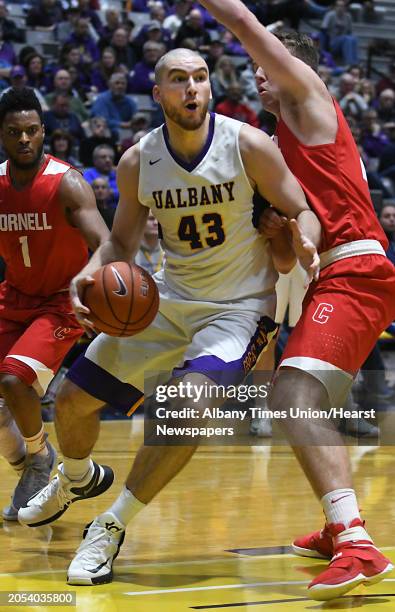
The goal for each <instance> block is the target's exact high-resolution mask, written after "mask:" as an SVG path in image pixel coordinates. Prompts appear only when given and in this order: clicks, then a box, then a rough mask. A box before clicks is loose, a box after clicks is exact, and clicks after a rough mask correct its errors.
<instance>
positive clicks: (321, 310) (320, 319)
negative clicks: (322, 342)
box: [313, 302, 334, 325]
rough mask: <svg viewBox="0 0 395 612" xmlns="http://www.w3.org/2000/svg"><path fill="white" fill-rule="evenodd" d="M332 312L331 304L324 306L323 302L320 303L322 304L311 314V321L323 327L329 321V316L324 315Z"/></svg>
mask: <svg viewBox="0 0 395 612" xmlns="http://www.w3.org/2000/svg"><path fill="white" fill-rule="evenodd" d="M333 311H334V308H333V306H332V304H326V303H325V302H322V304H318V306H317V310H316V311H315V313H314V314H313V321H315V322H316V323H321V325H324V324H325V323H328V321H329V316H328V315H327V314H326V313H329V312H333Z"/></svg>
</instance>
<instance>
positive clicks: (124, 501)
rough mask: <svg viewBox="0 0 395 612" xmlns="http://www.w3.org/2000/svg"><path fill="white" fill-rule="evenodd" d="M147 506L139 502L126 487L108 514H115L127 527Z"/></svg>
mask: <svg viewBox="0 0 395 612" xmlns="http://www.w3.org/2000/svg"><path fill="white" fill-rule="evenodd" d="M145 506H146V504H143V503H142V502H141V501H139V500H138V499H137V498H136V497H135V496H134V495H133V493H131V492H130V491H129V489H127V488H126V486H123V487H122V491H121V493H120V494H119V496H118V498H117V499H116V500H115V502H114V503H113V505H112V506H111V508H108V510H107V512H112V513H113V514H115V516H116V517H117V519H118V520H119V521H120V522H121V523H122V524H123V525H124V526H125V527H126V525H127V524H128V523H129V522H130V521H131V520H132V518H134V517H135V516H136V514H137V513H138V512H140V510H142V509H143V508H144V507H145Z"/></svg>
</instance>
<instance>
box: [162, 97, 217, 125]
mask: <svg viewBox="0 0 395 612" xmlns="http://www.w3.org/2000/svg"><path fill="white" fill-rule="evenodd" d="M208 104H209V100H208V99H207V100H204V101H200V102H198V105H197V107H196V110H195V111H194V112H192V113H191V112H190V111H189V110H187V109H186V108H185V107H184V106H181V107H180V104H177V105H176V104H172V103H171V102H170V101H169V100H165V99H163V98H162V107H163V110H164V112H165V114H166V116H167V117H168V118H169V119H171V120H172V121H174V123H176V124H177V125H179V126H180V127H182V128H183V129H184V130H189V131H193V130H198V129H199V128H200V126H201V125H203V123H204V120H205V119H206V116H207V110H208Z"/></svg>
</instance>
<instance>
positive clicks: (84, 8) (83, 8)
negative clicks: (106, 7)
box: [78, 0, 104, 37]
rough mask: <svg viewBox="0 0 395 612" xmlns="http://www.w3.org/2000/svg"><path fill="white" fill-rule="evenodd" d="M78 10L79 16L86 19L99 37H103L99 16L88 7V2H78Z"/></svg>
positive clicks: (87, 0) (81, 0)
mask: <svg viewBox="0 0 395 612" xmlns="http://www.w3.org/2000/svg"><path fill="white" fill-rule="evenodd" d="M78 8H79V10H80V16H81V17H83V18H84V19H88V21H89V22H90V24H91V26H92V27H93V29H94V30H95V32H96V34H97V35H98V36H99V37H100V36H102V35H103V33H104V32H103V24H102V21H101V19H100V17H99V15H98V14H97V13H96V11H94V10H93V9H92V7H91V6H90V0H78Z"/></svg>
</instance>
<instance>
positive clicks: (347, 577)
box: [271, 273, 392, 599]
mask: <svg viewBox="0 0 395 612" xmlns="http://www.w3.org/2000/svg"><path fill="white" fill-rule="evenodd" d="M383 274H384V276H385V273H383ZM383 280H385V278H383V279H381V282H380V281H378V282H377V286H376V287H373V290H371V289H369V290H368V289H367V286H366V281H365V282H364V279H363V278H355V279H352V278H350V279H347V291H344V292H339V291H338V287H339V285H338V283H339V280H338V279H334V280H333V281H332V280H331V279H330V278H329V279H326V280H325V275H324V278H323V279H322V280H321V281H320V285H319V288H320V290H319V291H318V292H316V293H311V294H310V296H309V299H308V300H307V301H306V303H305V308H304V313H303V315H302V318H301V320H300V321H299V323H298V325H297V326H296V328H295V330H294V332H293V334H292V335H291V337H290V340H289V342H288V345H287V348H286V350H285V353H284V355H283V361H282V364H281V365H282V366H283V367H282V368H280V371H279V374H278V377H277V379H276V381H275V385H274V389H273V395H272V397H271V406H272V408H273V409H276V408H277V409H278V408H281V409H283V410H288V411H289V412H290V410H291V408H292V407H294V408H300V409H306V408H310V409H312V410H322V409H323V408H325V407H328V403H329V405H330V406H331V407H339V406H342V405H343V404H342V403H338V401H337V399H338V398H339V397H343V399H344V398H345V397H346V395H347V392H348V389H349V386H350V384H351V382H352V376H351V375H350V374H349V373H348V372H356V371H357V369H358V366H359V365H360V363H361V362H363V360H364V359H365V358H366V355H367V354H368V353H369V351H370V350H371V347H372V346H373V345H374V343H375V341H376V335H377V334H378V333H379V331H378V329H379V327H380V326H381V325H385V322H384V323H381V322H380V319H379V315H382V313H383V310H385V308H386V303H387V305H388V309H387V310H388V313H387V314H388V319H390V318H391V314H392V313H391V309H392V306H391V303H392V298H391V299H390V295H391V291H390V292H389V293H388V294H387V291H386V290H384V291H383V286H385V283H383V282H382V281H383ZM369 282H370V283H371V280H370V281H369ZM332 283H334V284H335V289H336V288H337V291H334V290H333V289H334V287H332ZM353 284H355V288H354V287H353ZM367 312H369V313H370V315H371V316H370V317H369V326H367V324H366V322H367V317H366V313H367ZM375 314H376V317H377V325H376V327H377V329H375V323H374V322H375V320H376V319H375V317H374V315H375ZM303 370H304V371H303ZM282 424H283V426H284V428H285V430H286V432H287V435H288V437H289V440H290V442H291V445H292V446H293V448H294V449H295V451H296V456H297V458H298V460H299V462H300V463H301V466H302V468H303V469H304V471H305V473H306V476H307V477H308V479H309V481H310V483H311V485H312V487H313V490H314V491H315V493H316V495H317V496H318V497H319V498H320V499H321V503H322V505H323V508H324V512H325V516H326V520H327V527H326V530H325V532H324V534H321V538H319V537H318V538H317V534H313V536H315V537H313V538H311V536H308V537H307V538H305V539H304V540H303V539H299V540H298V541H296V543H297V545H298V546H300V548H307V549H308V548H312V547H313V546H314V541H315V543H316V544H317V551H318V552H321V553H322V552H324V553H326V554H323V555H322V556H327V555H328V554H330V546H329V545H330V539H331V538H332V542H333V550H334V552H341V553H342V554H341V555H340V557H339V558H341V559H342V560H345V562H343V561H342V562H340V563H339V560H338V557H337V556H335V557H334V559H333V560H332V562H331V565H330V566H329V568H328V570H326V572H324V573H323V574H320V575H319V576H318V577H317V578H316V579H315V580H314V581H313V582H312V583H311V585H310V587H309V592H310V594H311V596H312V597H313V598H315V599H330V598H333V597H337V596H339V595H341V594H343V593H345V592H347V591H348V590H350V589H351V588H353V587H354V586H356V584H359V583H360V582H362V581H364V582H366V583H370V582H377V581H378V580H380V579H382V577H383V576H384V575H385V573H387V572H388V571H390V570H391V569H392V565H391V564H390V562H389V561H388V559H386V558H385V557H384V556H383V555H382V554H381V553H380V552H379V551H378V550H377V549H376V548H375V547H374V546H373V544H372V540H371V538H370V536H369V535H368V534H367V532H366V531H365V529H364V524H363V522H362V521H361V517H360V514H359V508H358V503H357V500H356V496H355V492H354V490H353V488H352V480H351V469H350V465H349V460H348V454H347V452H346V448H345V446H344V445H343V444H342V439H341V436H339V434H338V432H337V431H336V430H335V427H334V425H333V423H332V422H331V421H330V420H329V419H326V418H322V419H320V418H317V419H314V418H309V419H298V418H293V419H291V418H288V419H286V420H284V421H282ZM322 536H324V537H322ZM328 536H329V537H328ZM309 538H310V543H309ZM323 539H324V540H325V541H324V542H323ZM303 542H304V543H303ZM321 545H323V546H321Z"/></svg>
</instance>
